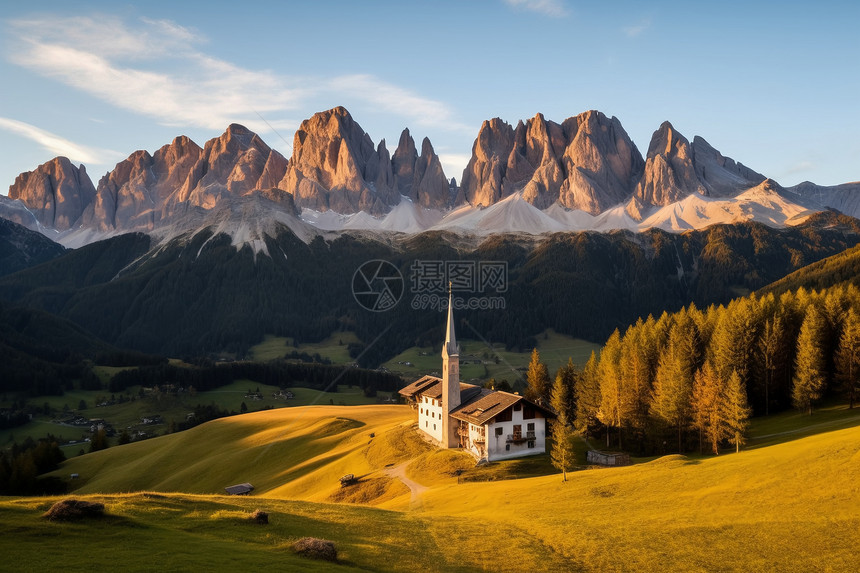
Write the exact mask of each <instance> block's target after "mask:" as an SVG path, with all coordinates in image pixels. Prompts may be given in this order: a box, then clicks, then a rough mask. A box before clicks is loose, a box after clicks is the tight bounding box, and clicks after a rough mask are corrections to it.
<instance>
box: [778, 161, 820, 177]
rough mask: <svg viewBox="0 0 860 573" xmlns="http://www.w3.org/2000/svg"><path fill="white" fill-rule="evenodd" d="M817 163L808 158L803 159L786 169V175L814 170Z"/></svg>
mask: <svg viewBox="0 0 860 573" xmlns="http://www.w3.org/2000/svg"><path fill="white" fill-rule="evenodd" d="M815 167H816V166H815V163H813V162H812V161H810V160H808V159H803V160H800V161H798V162H797V163H795V164H794V165H791V166H790V167H789V168H788V169H786V170H785V174H786V175H796V174H798V173H804V172H806V171H813V170H814V169H815Z"/></svg>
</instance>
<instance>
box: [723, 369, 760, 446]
mask: <svg viewBox="0 0 860 573" xmlns="http://www.w3.org/2000/svg"><path fill="white" fill-rule="evenodd" d="M722 406H723V408H722V410H723V414H722V416H721V418H722V420H721V421H722V422H723V423H724V424H725V433H726V434H727V435H728V437H729V441H730V442H731V443H732V444H734V445H735V452H739V451H740V449H741V446H742V445H743V444H745V443H746V439H745V437H744V436H745V434H746V430H747V426H748V425H749V417H750V414H751V413H752V410H751V409H750V407H749V404H748V402H747V389H746V386H745V385H744V383H743V380H741V377H740V376H739V375H738V373H737V371H734V370H733V371H732V374H731V376H729V380H728V383H727V384H726V388H725V392H724V399H723V401H722Z"/></svg>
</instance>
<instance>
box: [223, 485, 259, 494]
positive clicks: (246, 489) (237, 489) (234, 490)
mask: <svg viewBox="0 0 860 573" xmlns="http://www.w3.org/2000/svg"><path fill="white" fill-rule="evenodd" d="M224 491H226V492H227V493H228V494H230V495H248V494H249V493H251V492H252V491H254V486H252V485H251V484H249V483H239V484H236V485H231V486H228V487H225V488H224Z"/></svg>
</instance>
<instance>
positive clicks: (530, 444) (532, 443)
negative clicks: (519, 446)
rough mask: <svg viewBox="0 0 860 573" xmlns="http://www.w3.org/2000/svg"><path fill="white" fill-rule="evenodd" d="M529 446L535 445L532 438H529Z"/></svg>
mask: <svg viewBox="0 0 860 573" xmlns="http://www.w3.org/2000/svg"><path fill="white" fill-rule="evenodd" d="M529 447H530V448H533V447H535V442H534V440H529Z"/></svg>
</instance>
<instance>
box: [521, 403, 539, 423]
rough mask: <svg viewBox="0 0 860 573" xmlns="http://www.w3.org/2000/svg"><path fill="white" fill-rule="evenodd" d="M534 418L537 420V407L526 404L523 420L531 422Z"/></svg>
mask: <svg viewBox="0 0 860 573" xmlns="http://www.w3.org/2000/svg"><path fill="white" fill-rule="evenodd" d="M532 418H537V415H536V411H535V407H534V406H532V405H531V404H526V405H525V407H524V408H523V419H525V420H531V419H532Z"/></svg>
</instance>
